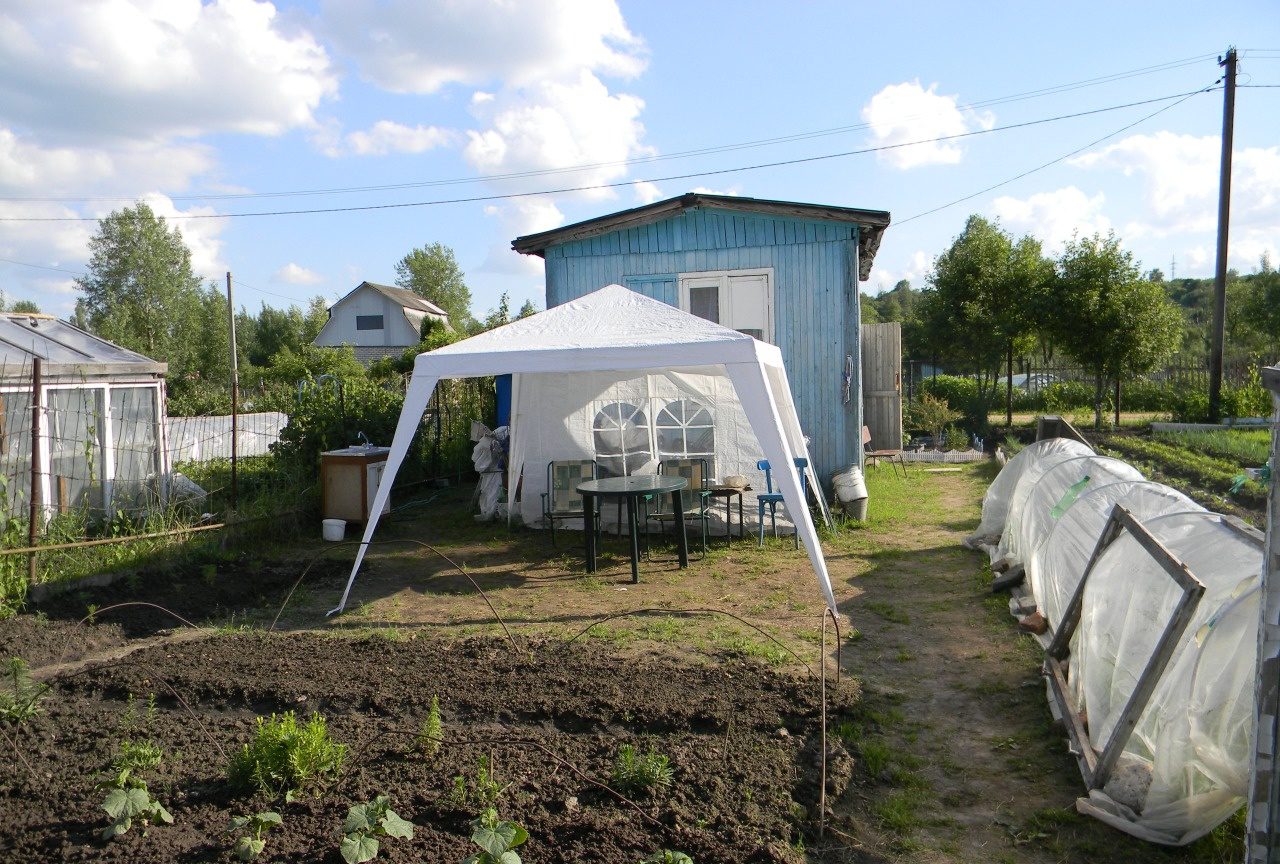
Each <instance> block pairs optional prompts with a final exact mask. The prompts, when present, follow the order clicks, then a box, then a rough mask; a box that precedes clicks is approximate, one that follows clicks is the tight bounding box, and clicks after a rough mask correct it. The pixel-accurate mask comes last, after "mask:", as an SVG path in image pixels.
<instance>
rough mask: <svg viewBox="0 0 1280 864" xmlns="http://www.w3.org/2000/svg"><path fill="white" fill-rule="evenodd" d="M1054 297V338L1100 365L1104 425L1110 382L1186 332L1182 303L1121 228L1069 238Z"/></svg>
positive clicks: (1140, 367) (1097, 405) (1097, 406)
mask: <svg viewBox="0 0 1280 864" xmlns="http://www.w3.org/2000/svg"><path fill="white" fill-rule="evenodd" d="M1051 304H1052V305H1051V308H1052V309H1053V315H1052V316H1051V317H1050V318H1049V320H1050V321H1051V322H1052V329H1053V334H1054V340H1055V342H1056V343H1057V344H1058V345H1060V346H1062V348H1063V349H1064V350H1065V351H1066V352H1067V353H1068V354H1070V355H1071V356H1072V357H1073V358H1075V360H1076V361H1077V362H1078V363H1080V364H1081V365H1082V366H1084V367H1086V368H1087V369H1089V370H1090V371H1091V372H1092V373H1093V376H1094V384H1095V389H1094V425H1095V427H1098V428H1100V427H1101V426H1102V401H1103V385H1104V383H1105V382H1106V381H1108V380H1111V381H1119V380H1121V379H1122V378H1123V377H1125V376H1128V375H1138V374H1142V373H1143V372H1149V371H1150V370H1151V369H1153V368H1155V366H1156V365H1157V364H1159V363H1160V362H1161V361H1163V360H1165V359H1166V358H1168V357H1169V356H1171V355H1172V354H1173V353H1174V352H1175V351H1177V350H1178V346H1179V344H1180V343H1181V340H1182V328H1183V317H1182V312H1181V310H1180V309H1178V307H1177V305H1176V304H1175V303H1174V302H1173V301H1172V300H1170V299H1169V296H1168V294H1166V292H1165V290H1164V286H1163V285H1162V284H1160V283H1158V282H1152V281H1150V280H1148V279H1144V278H1143V277H1142V272H1141V270H1140V269H1139V267H1138V264H1137V263H1136V262H1135V261H1134V260H1133V255H1132V253H1130V252H1128V251H1126V250H1125V249H1122V248H1121V247H1120V241H1119V240H1118V239H1117V238H1116V236H1115V234H1108V235H1107V236H1106V237H1103V236H1101V235H1099V234H1095V235H1094V236H1092V237H1085V238H1074V239H1072V240H1071V242H1069V243H1068V244H1067V246H1066V248H1065V249H1064V250H1063V252H1062V256H1061V257H1060V258H1059V259H1058V262H1057V278H1056V279H1054V281H1053V288H1052V291H1051ZM1117 407H1118V406H1117Z"/></svg>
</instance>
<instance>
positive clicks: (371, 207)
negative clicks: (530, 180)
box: [0, 85, 1218, 222]
mask: <svg viewBox="0 0 1280 864" xmlns="http://www.w3.org/2000/svg"><path fill="white" fill-rule="evenodd" d="M1215 89H1218V88H1217V87H1216V85H1213V86H1210V87H1207V88H1202V89H1199V90H1191V91H1188V92H1185V93H1175V94H1172V95H1169V96H1158V97H1155V98H1152V99H1142V100H1138V101H1136V102H1127V103H1124V104H1121V105H1111V106H1107V107H1105V108H1092V109H1088V110H1085V111H1076V112H1073V113H1070V114H1059V115H1057V116H1054V117H1043V118H1039V119H1036V120H1027V121H1023V122H1020V123H1010V124H1007V125H1004V126H992V127H990V128H987V129H971V130H967V131H965V132H957V133H954V134H951V135H940V136H937V137H934V138H924V139H919V140H915V141H904V142H901V143H897V144H882V145H878V146H873V147H861V148H857V149H854V150H844V151H840V152H837V153H824V154H820V155H817V156H804V157H797V158H793V159H779V160H776V161H772V162H761V163H756V164H753V165H739V166H735V167H732V168H719V169H712V170H707V171H691V172H688V173H684V174H672V175H668V176H665V177H654V178H634V179H630V180H621V181H616V182H612V183H592V184H583V185H580V186H565V187H560V188H556V189H540V190H534V191H528V192H507V193H494V194H490V195H472V196H466V197H459V198H442V199H434V200H429V201H405V202H396V203H384V204H362V205H350V206H344V207H316V208H306V209H297V210H257V211H244V212H239V213H180V214H176V215H172V216H168V217H167V218H168V219H169V220H170V221H191V220H196V219H236V218H249V217H261V216H304V215H314V214H326V213H355V212H367V211H377V210H402V209H407V208H416V207H433V206H441V205H446V204H469V203H479V202H484V201H506V200H512V199H518V198H534V197H538V196H543V195H563V194H568V193H572V192H590V191H597V190H601V189H617V188H621V187H625V186H632V185H634V184H636V183H665V182H670V181H673V180H689V179H694V178H702V177H715V176H721V175H725V174H736V173H741V172H746V171H759V170H763V169H766V168H780V167H788V166H792V165H804V164H812V163H815V162H824V161H830V160H832V159H841V158H846V157H849V156H860V155H865V154H868V153H881V152H886V151H890V150H899V149H902V148H905V147H914V146H916V145H919V144H936V143H940V142H943V141H956V140H961V139H964V138H974V137H978V136H982V135H990V134H992V133H994V132H1007V131H1011V130H1014V129H1025V128H1028V127H1032V126H1041V125H1044V124H1046V123H1055V122H1059V121H1062V120H1072V119H1076V118H1079V117H1088V116H1093V115H1097V114H1104V113H1108V112H1111V111H1119V110H1123V109H1125V108H1134V107H1138V106H1141V105H1151V104H1154V103H1156V102H1167V101H1170V100H1174V99H1183V98H1185V97H1189V96H1195V95H1198V94H1200V93H1208V92H1212V91H1213V90H1215ZM96 221H98V219H97V217H94V216H2V217H0V222H96Z"/></svg>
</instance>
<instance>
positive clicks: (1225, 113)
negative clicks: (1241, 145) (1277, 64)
mask: <svg viewBox="0 0 1280 864" xmlns="http://www.w3.org/2000/svg"><path fill="white" fill-rule="evenodd" d="M1218 65H1219V66H1225V67H1227V74H1226V86H1225V87H1224V88H1223V91H1222V172H1221V174H1220V175H1219V177H1218V262H1217V267H1216V268H1215V270H1214V273H1213V348H1212V350H1211V352H1210V355H1209V422H1211V423H1217V422H1218V421H1219V420H1220V419H1221V417H1220V413H1221V410H1220V409H1221V400H1222V342H1223V339H1224V338H1225V336H1226V328H1227V224H1228V222H1229V221H1230V217H1231V143H1232V138H1233V137H1234V130H1235V115H1236V49H1235V48H1228V49H1227V55H1226V57H1220V58H1218Z"/></svg>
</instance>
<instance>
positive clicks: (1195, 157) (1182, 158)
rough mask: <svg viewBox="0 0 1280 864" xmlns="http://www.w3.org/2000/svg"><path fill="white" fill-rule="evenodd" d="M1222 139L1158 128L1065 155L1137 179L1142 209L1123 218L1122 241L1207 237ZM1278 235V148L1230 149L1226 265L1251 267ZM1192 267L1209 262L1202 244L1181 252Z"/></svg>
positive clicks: (1083, 164)
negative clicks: (1132, 216) (1137, 215)
mask: <svg viewBox="0 0 1280 864" xmlns="http://www.w3.org/2000/svg"><path fill="white" fill-rule="evenodd" d="M1220 151H1221V144H1220V139H1219V138H1218V137H1216V136H1195V135H1179V134H1176V133H1173V132H1168V131H1161V132H1157V133H1155V134H1153V135H1133V136H1130V137H1128V138H1125V139H1124V140H1123V141H1119V142H1117V143H1115V144H1112V145H1110V146H1108V147H1105V148H1103V149H1102V150H1098V151H1095V152H1093V153H1086V154H1085V155H1083V156H1079V157H1076V158H1075V159H1073V160H1071V162H1072V164H1074V165H1077V166H1079V167H1082V168H1089V169H1096V170H1107V169H1110V170H1113V171H1120V172H1121V173H1123V174H1124V175H1125V176H1126V177H1130V178H1133V179H1134V180H1135V181H1138V182H1140V183H1141V184H1142V187H1143V189H1142V195H1143V198H1144V200H1145V203H1146V212H1145V213H1144V214H1143V216H1142V217H1140V218H1137V219H1134V220H1132V221H1130V222H1128V223H1126V225H1125V228H1124V231H1125V236H1126V238H1148V237H1149V238H1170V237H1172V238H1181V237H1185V236H1187V235H1193V234H1211V233H1213V232H1214V231H1215V230H1216V227H1217V218H1218V170H1219V165H1218V163H1219V158H1220ZM1277 237H1280V147H1266V148H1262V147H1245V148H1240V149H1237V150H1236V151H1235V153H1233V154H1232V182H1231V239H1230V254H1229V263H1230V265H1231V266H1233V267H1238V268H1240V269H1242V270H1246V271H1247V270H1252V269H1253V268H1254V267H1255V266H1256V265H1257V263H1258V258H1259V257H1260V256H1261V254H1262V252H1264V251H1267V250H1270V251H1271V252H1272V254H1273V255H1274V253H1275V250H1276V238H1277ZM1186 255H1187V258H1188V263H1189V265H1190V266H1191V267H1192V268H1194V269H1197V270H1198V269H1201V268H1202V267H1204V266H1206V265H1209V264H1212V261H1213V255H1212V254H1211V253H1210V252H1209V251H1208V250H1207V249H1205V248H1203V247H1199V248H1191V249H1189V250H1188V251H1187V253H1186Z"/></svg>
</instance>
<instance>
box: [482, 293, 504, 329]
mask: <svg viewBox="0 0 1280 864" xmlns="http://www.w3.org/2000/svg"><path fill="white" fill-rule="evenodd" d="M510 323H511V295H510V294H508V293H507V292H506V291H503V292H502V296H501V297H499V298H498V308H496V309H491V310H490V311H489V314H488V315H486V316H484V322H483V323H482V324H481V325H480V329H481V330H492V329H493V328H495V327H501V326H502V325H503V324H510Z"/></svg>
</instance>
